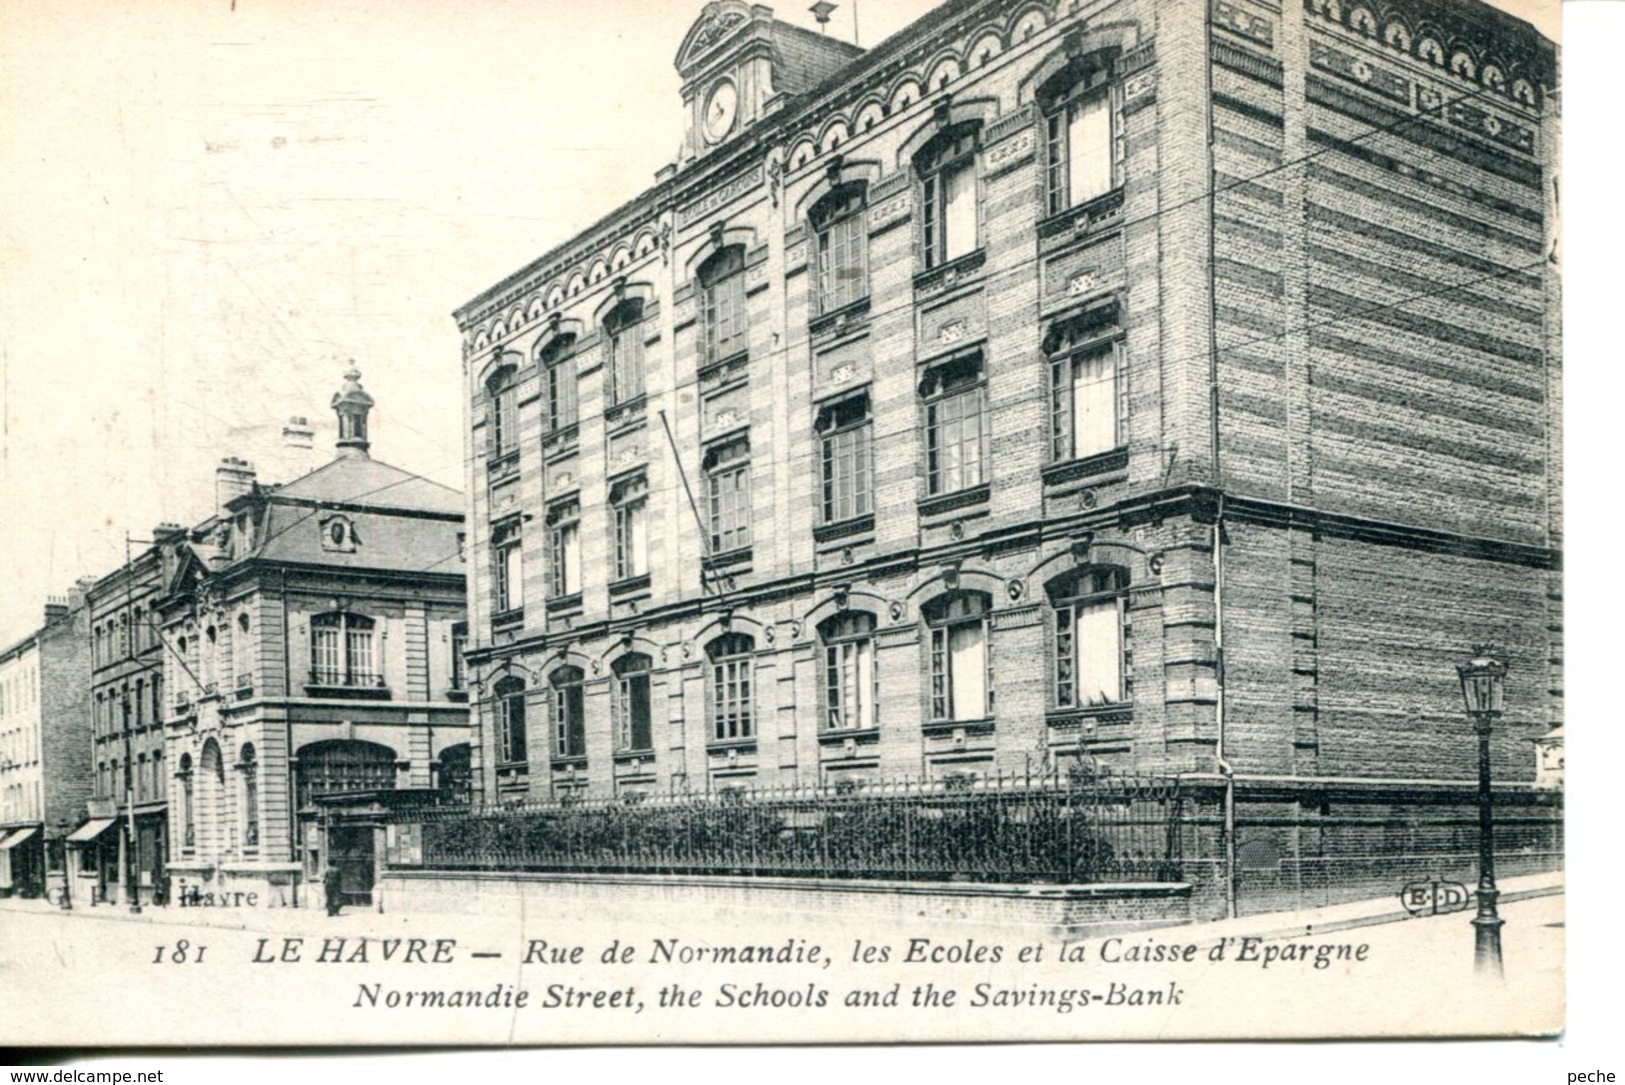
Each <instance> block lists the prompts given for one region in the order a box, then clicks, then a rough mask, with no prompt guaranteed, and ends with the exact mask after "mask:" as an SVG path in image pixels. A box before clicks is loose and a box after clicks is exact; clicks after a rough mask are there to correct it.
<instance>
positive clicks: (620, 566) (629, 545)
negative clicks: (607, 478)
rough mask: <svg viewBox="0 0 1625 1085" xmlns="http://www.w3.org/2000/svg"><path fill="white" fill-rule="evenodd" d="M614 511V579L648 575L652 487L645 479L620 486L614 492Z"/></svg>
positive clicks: (622, 483) (617, 485)
mask: <svg viewBox="0 0 1625 1085" xmlns="http://www.w3.org/2000/svg"><path fill="white" fill-rule="evenodd" d="M610 503H611V505H612V506H613V507H614V509H615V579H617V580H625V579H626V578H627V577H632V576H642V575H643V574H644V573H646V572H648V571H649V483H648V480H647V479H645V478H637V479H632V480H630V481H627V482H621V483H617V484H616V485H615V486H614V487H613V488H612V490H611V493H610Z"/></svg>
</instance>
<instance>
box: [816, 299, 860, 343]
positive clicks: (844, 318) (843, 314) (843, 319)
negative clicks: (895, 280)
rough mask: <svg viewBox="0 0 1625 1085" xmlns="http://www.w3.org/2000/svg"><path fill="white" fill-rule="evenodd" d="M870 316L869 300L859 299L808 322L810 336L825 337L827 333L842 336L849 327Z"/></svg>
mask: <svg viewBox="0 0 1625 1085" xmlns="http://www.w3.org/2000/svg"><path fill="white" fill-rule="evenodd" d="M868 315H869V299H868V298H867V297H862V298H859V299H858V300H857V301H850V302H847V303H846V304H845V305H843V306H841V307H840V308H839V309H831V310H830V311H829V312H827V313H820V314H818V315H817V316H815V317H813V318H812V319H811V320H809V321H808V322H807V334H808V335H823V334H824V333H825V332H834V333H835V334H836V335H839V334H841V333H842V332H844V331H845V330H846V329H847V326H848V325H850V324H852V323H853V322H855V321H857V320H860V319H862V318H863V317H866V316H868Z"/></svg>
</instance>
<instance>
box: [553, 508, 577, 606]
mask: <svg viewBox="0 0 1625 1085" xmlns="http://www.w3.org/2000/svg"><path fill="white" fill-rule="evenodd" d="M547 541H548V551H549V558H550V562H549V567H548V583H549V585H550V586H551V587H552V589H553V592H552V594H553V595H554V596H558V597H563V596H568V595H574V594H576V593H577V592H579V591H580V590H581V501H580V500H579V499H578V498H573V497H572V498H569V499H568V500H565V501H555V502H554V503H553V504H551V505H549V506H548V508H547Z"/></svg>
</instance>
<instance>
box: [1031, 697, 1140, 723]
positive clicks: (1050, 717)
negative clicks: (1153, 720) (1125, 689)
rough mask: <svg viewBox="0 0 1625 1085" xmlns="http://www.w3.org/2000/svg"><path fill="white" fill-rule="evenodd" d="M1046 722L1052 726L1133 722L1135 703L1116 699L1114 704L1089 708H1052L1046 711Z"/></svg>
mask: <svg viewBox="0 0 1625 1085" xmlns="http://www.w3.org/2000/svg"><path fill="white" fill-rule="evenodd" d="M1044 722H1046V723H1047V724H1049V726H1051V727H1070V726H1074V725H1078V724H1084V723H1100V724H1106V723H1133V722H1134V704H1133V702H1131V701H1116V702H1113V703H1112V704H1103V705H1090V706H1089V707H1087V708H1051V709H1048V710H1046V711H1045V713H1044Z"/></svg>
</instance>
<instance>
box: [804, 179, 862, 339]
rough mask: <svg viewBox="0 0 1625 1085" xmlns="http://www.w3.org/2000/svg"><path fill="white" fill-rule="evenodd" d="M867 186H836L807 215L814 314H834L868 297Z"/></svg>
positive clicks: (855, 182)
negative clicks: (813, 258)
mask: <svg viewBox="0 0 1625 1085" xmlns="http://www.w3.org/2000/svg"><path fill="white" fill-rule="evenodd" d="M868 192H869V189H868V185H867V184H865V183H864V182H862V181H854V182H851V183H848V184H844V185H837V186H836V187H835V188H833V189H831V190H830V191H829V193H827V194H826V195H825V196H823V197H822V198H821V199H820V200H819V201H818V202H817V203H815V204H813V206H812V210H811V211H809V212H808V213H807V223H808V225H809V226H810V227H811V233H812V239H813V245H814V251H815V256H816V261H817V262H816V265H815V267H816V276H815V281H814V296H815V299H816V302H817V304H816V305H815V306H814V313H815V314H823V313H830V312H834V311H835V310H836V309H841V308H844V307H846V306H848V305H851V304H852V303H854V302H857V301H861V300H862V299H864V298H866V297H868V296H869V230H868V228H867V225H866V223H865V221H864V215H863V212H864V208H865V206H867V199H868Z"/></svg>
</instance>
